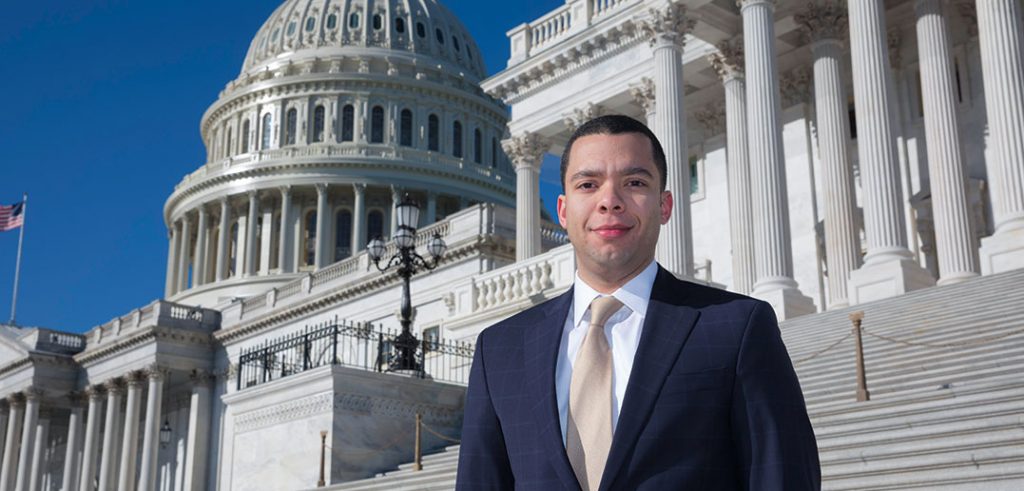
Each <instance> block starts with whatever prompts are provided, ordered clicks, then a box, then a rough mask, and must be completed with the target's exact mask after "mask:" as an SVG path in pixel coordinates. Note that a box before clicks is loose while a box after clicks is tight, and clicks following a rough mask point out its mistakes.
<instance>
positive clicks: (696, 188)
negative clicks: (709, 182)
mask: <svg viewBox="0 0 1024 491" xmlns="http://www.w3.org/2000/svg"><path fill="white" fill-rule="evenodd" d="M699 164H700V157H697V156H693V157H690V194H697V193H698V192H700V178H699V175H698V172H697V166H698V165H699Z"/></svg>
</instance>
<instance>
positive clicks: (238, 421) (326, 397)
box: [235, 392, 332, 434]
mask: <svg viewBox="0 0 1024 491" xmlns="http://www.w3.org/2000/svg"><path fill="white" fill-rule="evenodd" d="M331 407H332V397H331V393H330V392H324V393H322V394H316V395H313V396H309V397H303V398H301V399H296V400H292V401H288V402H285V403H282V404H278V405H276V406H271V407H269V408H265V409H258V410H255V411H249V412H246V413H242V414H239V415H238V416H236V417H235V432H236V434H237V433H244V432H247V431H252V430H255V429H259V428H264V427H267V426H272V425H276V424H280V423H284V422H287V421H294V420H296V419H301V418H305V417H309V416H312V415H315V414H320V413H325V412H328V411H330V410H331Z"/></svg>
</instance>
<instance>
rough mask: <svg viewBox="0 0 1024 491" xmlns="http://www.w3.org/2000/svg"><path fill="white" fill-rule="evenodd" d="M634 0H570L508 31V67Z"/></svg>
mask: <svg viewBox="0 0 1024 491" xmlns="http://www.w3.org/2000/svg"><path fill="white" fill-rule="evenodd" d="M633 3H636V1H635V0H570V1H568V2H566V4H565V5H563V6H561V7H558V8H557V9H555V10H552V11H551V12H548V13H547V14H544V16H542V17H541V18H539V19H537V20H535V21H533V22H530V23H527V24H520V25H519V26H518V27H516V28H514V29H512V30H511V31H509V32H508V34H507V35H508V38H509V43H510V44H511V53H512V55H511V57H509V66H512V65H515V64H517V63H520V62H522V61H525V60H526V59H528V58H530V57H531V56H533V55H535V54H537V53H540V52H541V51H544V50H545V49H547V48H549V47H551V46H556V45H558V44H559V43H557V42H556V41H559V40H561V39H564V38H567V37H569V36H571V35H573V34H575V33H577V32H580V31H583V30H584V29H586V28H587V27H589V26H591V25H593V24H594V23H595V22H597V21H599V20H602V19H604V18H606V17H608V16H610V14H613V13H615V12H617V11H619V10H620V9H621V8H622V7H623V6H625V5H627V4H633Z"/></svg>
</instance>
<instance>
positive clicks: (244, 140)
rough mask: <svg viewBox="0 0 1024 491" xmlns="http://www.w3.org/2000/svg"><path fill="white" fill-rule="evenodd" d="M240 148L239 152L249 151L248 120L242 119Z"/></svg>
mask: <svg viewBox="0 0 1024 491" xmlns="http://www.w3.org/2000/svg"><path fill="white" fill-rule="evenodd" d="M240 136H241V137H242V148H241V152H242V153H246V152H248V151H249V120H248V119H246V120H245V121H242V134H241V135H240Z"/></svg>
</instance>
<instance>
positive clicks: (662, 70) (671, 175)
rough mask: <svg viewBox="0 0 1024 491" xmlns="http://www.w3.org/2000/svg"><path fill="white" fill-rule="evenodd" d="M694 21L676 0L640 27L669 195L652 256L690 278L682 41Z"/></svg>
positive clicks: (690, 261) (690, 239)
mask: <svg viewBox="0 0 1024 491" xmlns="http://www.w3.org/2000/svg"><path fill="white" fill-rule="evenodd" d="M693 24H694V21H693V20H692V19H689V18H687V16H686V6H685V5H683V4H682V2H679V1H671V2H668V4H667V5H665V6H663V7H660V8H655V9H651V10H650V15H649V17H648V18H647V19H645V20H644V22H642V23H641V27H640V28H641V30H642V31H643V33H644V35H645V36H647V37H648V38H649V39H650V43H651V48H652V50H653V52H654V100H655V105H656V106H657V108H658V110H657V111H656V112H655V114H654V128H652V129H653V130H654V134H656V135H658V140H660V141H661V146H662V148H663V149H664V150H665V160H666V166H667V173H666V174H667V175H666V176H665V178H666V182H667V189H668V190H669V191H671V192H672V193H673V195H674V197H675V199H674V200H673V209H672V215H671V217H670V218H669V220H668V223H666V224H665V225H662V227H661V235H660V237H659V238H658V247H657V252H656V257H657V259H658V263H659V264H661V265H662V266H663V267H665V269H667V270H669V271H671V272H672V273H674V274H676V275H677V276H683V277H686V278H692V277H693V274H694V270H693V235H692V234H691V233H690V223H691V221H692V220H691V219H690V159H689V147H687V143H686V107H685V104H684V90H683V89H684V83H683V60H682V56H683V45H684V44H685V36H686V33H687V32H689V31H690V30H691V29H692V28H693Z"/></svg>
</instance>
